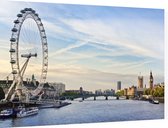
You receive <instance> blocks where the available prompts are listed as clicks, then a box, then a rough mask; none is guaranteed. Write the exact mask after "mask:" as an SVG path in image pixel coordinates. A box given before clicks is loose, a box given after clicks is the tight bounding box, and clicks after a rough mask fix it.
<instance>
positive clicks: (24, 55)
mask: <svg viewBox="0 0 168 128" xmlns="http://www.w3.org/2000/svg"><path fill="white" fill-rule="evenodd" d="M21 57H24V58H31V57H37V53H34V54H32V53H29V54H22V55H21Z"/></svg>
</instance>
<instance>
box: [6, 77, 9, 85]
mask: <svg viewBox="0 0 168 128" xmlns="http://www.w3.org/2000/svg"><path fill="white" fill-rule="evenodd" d="M8 82H9V77H8V76H7V77H6V83H7V84H8Z"/></svg>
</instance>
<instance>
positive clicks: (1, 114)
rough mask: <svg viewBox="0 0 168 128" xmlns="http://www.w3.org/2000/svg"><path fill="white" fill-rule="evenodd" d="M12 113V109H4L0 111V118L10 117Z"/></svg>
mask: <svg viewBox="0 0 168 128" xmlns="http://www.w3.org/2000/svg"><path fill="white" fill-rule="evenodd" d="M13 114H14V113H13V109H5V110H2V111H1V112H0V118H10V117H13Z"/></svg>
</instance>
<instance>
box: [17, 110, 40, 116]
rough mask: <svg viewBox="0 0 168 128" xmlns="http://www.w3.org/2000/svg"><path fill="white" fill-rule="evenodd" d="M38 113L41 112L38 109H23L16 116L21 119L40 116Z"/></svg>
mask: <svg viewBox="0 0 168 128" xmlns="http://www.w3.org/2000/svg"><path fill="white" fill-rule="evenodd" d="M38 111H39V109H38V107H29V108H22V109H21V110H20V111H19V112H18V113H17V114H16V116H17V117H19V118H21V117H27V116H31V115H35V114H38Z"/></svg>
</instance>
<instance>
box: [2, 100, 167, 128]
mask: <svg viewBox="0 0 168 128" xmlns="http://www.w3.org/2000/svg"><path fill="white" fill-rule="evenodd" d="M71 103H72V104H70V105H68V106H65V107H62V108H59V109H56V108H49V109H41V110H40V111H39V113H38V114H37V115H34V116H29V117H24V118H16V119H5V120H0V128H2V127H19V126H41V125H59V124H79V123H95V122H114V121H131V120H151V119H163V118H164V104H162V103H160V104H151V103H149V102H147V101H136V100H115V99H113V98H111V99H109V100H105V98H104V97H101V98H98V100H96V101H94V100H93V98H90V99H87V100H85V101H83V102H79V100H76V101H71Z"/></svg>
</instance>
